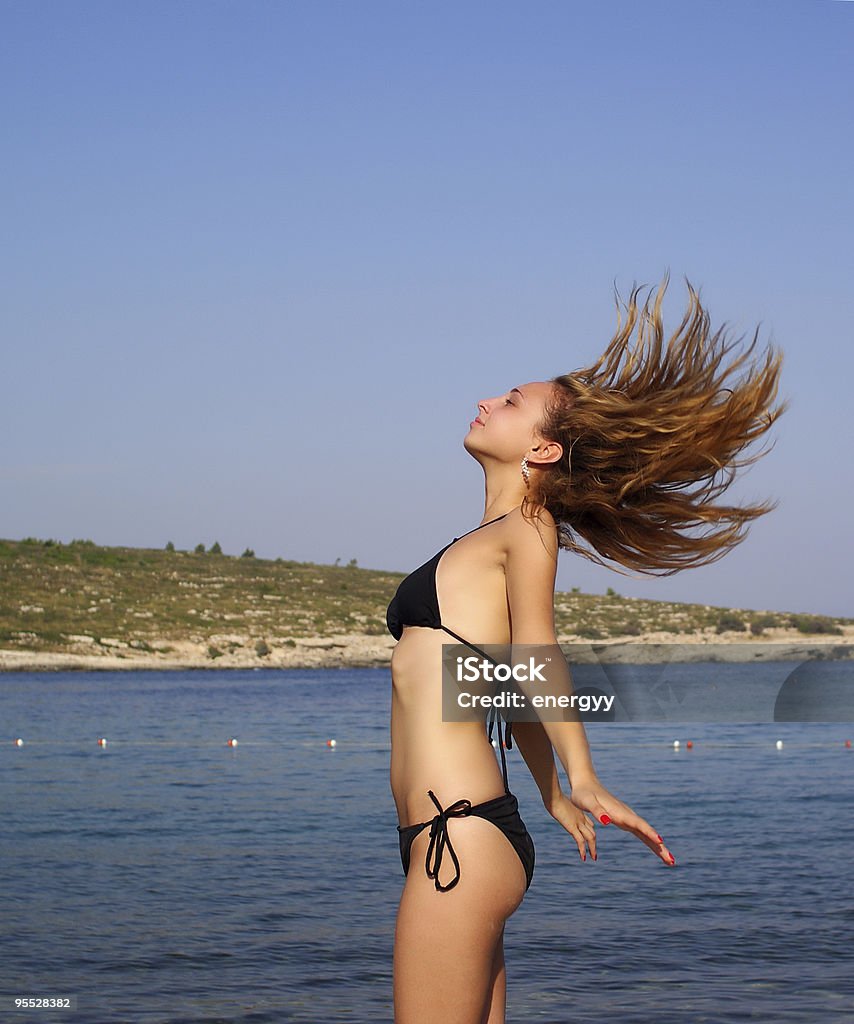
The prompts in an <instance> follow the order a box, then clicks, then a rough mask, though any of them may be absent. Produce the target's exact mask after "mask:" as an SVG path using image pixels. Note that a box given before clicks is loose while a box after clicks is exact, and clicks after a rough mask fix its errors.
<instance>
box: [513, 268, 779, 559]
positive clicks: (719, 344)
mask: <svg viewBox="0 0 854 1024" xmlns="http://www.w3.org/2000/svg"><path fill="white" fill-rule="evenodd" d="M668 280H669V272H668V273H667V274H665V277H664V280H663V281H662V284H661V286H660V288H659V291H658V294H657V296H656V299H655V305H654V307H653V309H652V312H651V313H650V310H649V298H650V297H649V296H648V297H647V300H646V303H645V304H644V307H643V310H642V311H640V312H639V311H638V307H637V302H636V298H637V294H638V292H639V291H640V288H637V287H635V288H633V289H632V292H631V296H630V299H629V303H628V305H627V306H626V314H627V319H626V324H625V326H623V324H622V318H621V316H620V306H619V302H618V303H617V333H616V334H615V336H614V337H613V339H612V340H611V341H610V342H609V344H608V347H607V348H606V349H605V351H604V353H603V354H602V356H601V357H600V358H599V359H598V360H597V361H596V362H595V363H594V364H593V365H592V366H589V367H587V368H586V369H584V370H579V371H577V372H575V373H570V374H564V375H561V376H558V377H552V378H550V382H551V383H552V384H553V385H554V391H553V397H552V399H551V400H550V401H549V402H548V403H547V405H546V408H545V412H544V416H543V420H542V422H541V424H540V426H539V430H540V433H541V434H542V435H543V436H544V437H545V438H547V439H552V440H555V441H559V442H560V444H561V445H562V447H563V455H562V456H561V458H560V460H559V461H558V462H556V463H553V464H548V465H545V466H543V467H542V469H543V471H542V472H539V473H537V474H536V484H535V480H534V476H532V478H531V493H530V496H529V498H528V499H527V500H526V502H524V503H523V504H533V505H535V506H536V505H543V506H545V508H547V509H548V511H549V512H550V513H551V514H552V516H553V517H554V519H555V521H556V522H557V524H558V543H559V545H560V547H562V548H564V549H566V550H570V551H575V552H577V553H578V554H581V555H583V556H584V557H586V558H589V559H590V560H591V561H593V562H596V563H598V564H601V565H607V566H608V567H609V568H615V569H616V566H615V565H614V564H613V563H617V564H618V565H622V566H625V567H627V568H629V569H634V570H637V571H639V572H641V573H643V574H646V575H652V576H670V575H672V574H673V573H675V572H678V571H679V570H680V569H684V568H688V567H691V566H698V565H705V564H708V563H711V562H714V561H716V560H717V559H718V558H720V557H722V556H723V555H724V554H726V553H727V551H729V550H730V549H731V548H733V547H735V545H737V544H739V543H740V542H741V541H742V540H744V538H745V536H746V530H747V526H748V524H749V523H750V521H751V520H754V519H756V518H757V517H758V516H761V515H764V514H765V513H767V512H770V511H771V510H772V509H773V508H776V506H777V502H776V501H774V502H767V501H766V502H763V503H761V504H756V505H750V504H748V505H741V506H738V505H725V504H718V503H717V500H716V499H718V498H719V497H720V495H721V494H723V492H724V491H725V490H726V489H727V487H729V485H730V484H731V483H732V481H733V479H734V478H735V473H736V470H737V469H738V468H739V467H741V466H746V465H749V464H750V463H753V462H755V461H756V460H757V459H759V458H760V457H761V456H763V455H764V454H766V451H764V450H763V451H759V452H757V453H755V454H753V455H750V456H746V455H745V456H743V457H739V456H740V455H741V453H743V452H744V450H745V449H746V448H747V447H748V446H749V445H750V444H751V443H752V442H753V441H755V440H756V439H757V438H759V437H761V435H762V434H764V433H765V432H766V431H767V430H768V429H769V427H770V426H771V425H772V423H774V421H775V420H776V419H777V418H778V417H779V416H780V415H781V414H782V413H783V412H784V411H785V409H786V408H787V407H788V404H789V403H788V402H787V401H786V402H782V403H781V404H779V405H777V406H775V407H773V408H772V402H773V401H774V399H775V397H776V394H777V387H778V381H779V376H780V368H781V364H782V359H783V356H782V353H780V352H777V351H775V350H774V348H773V347H772V346H770V345H769V346H768V347H767V349H766V351H765V356H764V359H754V360H753V361H748V358H749V356H750V354H751V352H752V351H753V349H754V347H755V345H756V341H757V337H758V334H759V328H758V327H757V329H756V333H755V334H754V337H753V341H752V342H751V343H750V345H749V346H748V347H747V348H746V349H745V350H744V351H743V352H741V353H740V354H738V355H737V357H736V358H732V359H731V360H729V361H725V360H724V357H725V356H726V355H727V353H729V352H730V351H731V350H732V349H733V347H734V346H735V345H736V344H737V342H738V341H740V340H741V339H740V338H739V339H737V340H736V341H728V340H727V338H726V332H725V325H724V327H721V328H720V329H719V330H718V331H716V332H715V333H714V334H712V333H711V331H710V326H709V315H708V313H707V312H706V311H705V310H704V309H703V307H702V306H701V305H700V300H699V296H698V295H697V293H696V292H695V291H694V289H693V288H692V287H691V283H690V282H689V281H688V279H687V278H685V281H686V284H687V285H688V292H689V303H688V310H687V312H686V314H685V316H684V318H683V320H682V323H681V324H680V325H679V328H678V329H677V330H676V332H675V333H674V334H673V335H672V336H671V337H670V339H669V340H668V341H667V343H666V346H663V345H662V341H663V338H664V330H663V326H662V318H661V303H662V299H663V298H664V293H665V291H666V290H667V284H668ZM617 297H619V296H617ZM638 322H639V324H640V326H639V330H638V337H637V341H636V343H635V344H634V345H631V344H630V339H631V335H632V331H633V329H634V327H635V324H637V323H638ZM740 367H742V368H744V369H743V372H742V374H741V375H740V376H739V377H738V378H737V379H736V378H734V377H733V375H734V374H735V371H736V370H738V369H739V368H740ZM725 385H726V386H725ZM772 447H773V446H772ZM704 528H705V529H704ZM698 529H699V531H700V532H697V531H698ZM616 571H617V572H620V570H619V569H616ZM623 575H627V574H625V573H624V574H623Z"/></svg>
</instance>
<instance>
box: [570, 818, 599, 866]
mask: <svg viewBox="0 0 854 1024" xmlns="http://www.w3.org/2000/svg"><path fill="white" fill-rule="evenodd" d="M572 835H573V838H574V839H575V842H576V845H577V846H578V854H579V856H580V857H581V859H582V860H583V861H586V860H587V854H586V852H585V849H584V847H585V843H586V844H587V847H588V848H589V850H590V856H591V857H592V858H593V860H596V857H597V854H596V832H595V830H594V827H593V822H592V821H591V820H590V819H589V818H588V817H587V816H586V815H584V816H583V821H580V822H579V823H578V825H577V827H576V829H575V830H574V832H573V833H572Z"/></svg>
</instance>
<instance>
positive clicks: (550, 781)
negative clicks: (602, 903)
mask: <svg viewBox="0 0 854 1024" xmlns="http://www.w3.org/2000/svg"><path fill="white" fill-rule="evenodd" d="M513 736H514V738H515V740H516V746H517V747H518V748H519V752H520V753H521V754H522V757H523V758H524V759H525V763H526V764H527V765H528V768H529V769H530V771H531V775H532V776H533V777H534V781H535V782H536V784H537V788H538V789H539V791H540V795H541V796H542V798H543V805H544V806H545V808H546V810H547V811H548V812H549V814H550V815H551V816H552V817H553V818H554V819H555V821H556V822H558V824H560V825H562V826H563V828H565V829H566V831H567V832H568V833H569V834H570V835H571V836H572V838H573V839H574V840H575V843H576V845H577V846H578V855H579V856H580V857H581V859H582V860H587V852H586V851H585V849H584V847H585V843H586V844H587V845H589V847H590V855H591V856H592V857H593V859H594V860H596V834H595V832H594V830H593V823H592V822H591V821H590V819H589V818H588V817H587V815H586V814H585V813H584V811H582V810H581V809H580V808H579V807H576V806H575V804H573V803H572V801H571V800H570V798H569V797H568V796H567V795H566V793H564V791H563V790H562V789H561V787H560V779H559V778H558V773H557V767H556V765H555V759H554V750H553V748H552V743H551V740H550V739H549V737H548V735H547V734H546V731H545V729H544V728H543V723H542V722H514V723H513Z"/></svg>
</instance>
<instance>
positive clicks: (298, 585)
mask: <svg viewBox="0 0 854 1024" xmlns="http://www.w3.org/2000/svg"><path fill="white" fill-rule="evenodd" d="M403 575H404V574H403V573H389V572H382V571H378V570H372V569H361V568H358V567H357V566H356V565H354V564H351V565H346V566H337V565H318V564H316V563H314V562H294V561H286V560H284V559H281V558H278V559H275V560H268V559H261V558H255V557H254V556H249V557H237V556H233V555H223V554H212V553H210V552H206V553H198V552H188V551H175V550H158V549H152V548H128V547H102V546H99V545H96V544H94V543H93V542H92V541H82V540H81V541H72V542H71V543H70V544H62V543H59V542H58V541H54V540H38V539H35V538H27V539H25V540H20V541H15V540H0V647H2V648H6V649H9V650H21V651H38V652H44V651H67V650H69V649H70V647H72V646H73V647H74V649H76V650H80V649H81V645H82V646H84V647H85V646H86V645H89V646H90V647H91V648H92V649H93V650H96V649H101V650H104V649H107V648H113V649H115V648H118V647H124V646H125V645H128V646H130V647H133V648H136V649H138V650H140V651H168V650H169V649H170V641H187V640H190V641H192V642H194V643H197V644H198V643H209V644H210V648H209V653H210V656H211V657H214V658H215V657H217V656H218V655H219V654H225V653H231V652H234V651H236V650H237V649H238V648H247V647H248V648H252V647H254V648H255V650H256V651H257V653H259V654H264V653H266V651H265V650H264V648H265V647H268V648H269V647H273V646H281V645H291V646H293V645H294V643H295V641H294V640H293V639H292V638H293V637H307V636H315V637H327V636H330V635H333V634H342V633H345V634H361V635H374V636H380V635H386V633H387V631H386V625H385V610H386V606H387V605H388V602H389V601H390V599H391V597H392V595H393V593H394V590H395V588H396V587H397V584H398V583H399V582H400V580H401V579H402V578H403ZM555 622H556V625H557V633H558V637H559V638H561V641H562V642H563V639H564V638H577V639H579V640H604V639H617V638H626V639H630V638H632V637H636V636H640V635H642V634H649V633H660V632H666V633H674V634H683V635H684V634H691V633H697V632H699V631H705V632H707V633H711V634H713V635H715V634H722V633H729V634H732V633H733V632H736V633H741V634H743V635H746V636H750V635H753V636H755V637H757V638H759V637H766V638H768V637H769V635H770V634H769V632H768V631H769V630H774V629H775V628H785V629H789V630H791V629H795V630H798V631H799V632H800V633H803V634H804V635H805V636H808V635H815V634H825V635H839V634H841V633H842V629H841V627H842V626H843V625H849V624H851V623H852V622H854V620H852V619H841V618H836V619H832V618H828V617H826V616H817V615H810V614H806V613H793V612H769V611H754V610H748V609H732V608H720V607H712V606H709V605H698V604H679V603H675V602H666V601H647V600H643V599H636V598H625V597H621V596H620V595H619V594H616V593H615V592H614V591H613V590H610V589H609V591H608V593H607V595H606V596H604V597H603V596H601V595H596V594H582V593H580V592H577V591H575V590H574V591H573V592H571V593H561V592H558V593H557V594H556V595H555Z"/></svg>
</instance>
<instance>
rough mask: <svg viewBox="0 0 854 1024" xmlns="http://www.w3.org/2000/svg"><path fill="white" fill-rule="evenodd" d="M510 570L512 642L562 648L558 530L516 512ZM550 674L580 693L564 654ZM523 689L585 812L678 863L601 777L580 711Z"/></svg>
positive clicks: (553, 684)
mask: <svg viewBox="0 0 854 1024" xmlns="http://www.w3.org/2000/svg"><path fill="white" fill-rule="evenodd" d="M505 574H506V585H507V598H508V603H509V607H510V627H511V644H512V645H513V646H514V647H519V646H522V645H537V646H540V645H549V646H554V647H555V648H556V649H557V651H559V650H560V648H559V646H558V642H557V636H556V631H555V625H554V585H555V578H556V574H557V534H556V532H555V531H554V530H548V529H545V530H541V529H539V528H538V526H537V524H536V523H535V522H529V521H528V520H526V519H524V518H523V517H522V516H518V517H515V516H514V520H513V523H512V529H511V531H510V536H509V541H508V548H507V551H506V561H505ZM547 674H548V677H549V678H548V683H547V689H548V692H549V693H558V694H563V695H568V696H571V695H573V694H574V692H575V691H574V688H573V686H572V679H571V676H570V674H569V666H568V665H567V664H566V660H565V659H564V658H563V657H562V656H560V657H554V658H553V659H552V661H551V662H550V665H549V668H548V669H547ZM519 689H520V690H521V691H522V692H523V693H524V694H525V696H526V697H527V698H528V703H529V705H530V706H531V707H533V708H534V710H535V711H536V713H537V714H538V715H539V716H540V719H541V724H542V727H543V730H544V732H545V734H546V736H547V737H548V739H549V741H550V743H551V745H552V747H553V748H554V751H555V753H556V754H557V756H558V759H559V760H560V762H561V763H562V764H563V767H564V769H565V771H566V775H567V778H568V779H569V784H570V787H571V790H572V794H571V797H570V799H571V802H572V804H574V805H575V807H576V808H578V809H579V810H580V811H590V812H591V813H592V814H593V815H594V816H595V817H596V819H597V820H598V821H600V822H601V823H602V824H603V825H607V824H609V823H611V822H613V823H614V824H615V825H616V826H617V827H618V828H621V829H623V830H625V831H627V832H632V833H633V834H634V835H636V836H637V838H638V839H640V840H641V842H643V843H644V844H645V845H646V846H648V847H649V849H650V850H652V851H653V853H655V854H656V855H657V856H658V857H659V858H660V859H661V860H662V861H663V862H664V863H665V864H666V865H667V866H668V867H670V866H673V865H674V864H675V860H674V859H673V857H672V855H671V854H670V853H669V852H668V850H667V848H666V847H665V845H664V842H663V840H662V839H661V838H660V836H659V835H658V833H657V832H656V831H655V829H654V828H653V827H652V825H650V824H649V822H647V821H645V820H644V819H643V818H642V817H641V816H640V815H639V814H636V813H635V812H634V811H633V810H632V808H631V807H629V806H628V804H625V803H623V801H622V800H618V799H617V797H615V796H614V795H613V794H612V793H610V792H609V791H608V790H607V789H606V788H605V786H604V785H603V784H602V782H601V781H600V780H599V777H598V776H597V774H596V770H595V768H594V767H593V759H592V757H591V755H590V746H589V744H588V742H587V733H586V732H585V730H584V723H583V722H582V721H581V718H580V716H579V715H578V714H577V712H576V713H571V714H569V715H565V716H564V720H562V721H550V720H549V718H548V716H547V715H545V714H542V713H541V712H540V710H539V709H538V708H537V707H536V705H534V704H533V703H532V702H531V698H532V697H533V696H534V695H535V694H536V691H537V684H533V685H532V684H526V683H520V685H519ZM573 710H574V709H573ZM567 719H569V720H567ZM520 724H523V723H515V724H514V727H513V728H514V731H515V730H516V729H517V727H518V725H520ZM520 749H521V748H520Z"/></svg>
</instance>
